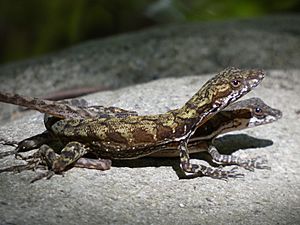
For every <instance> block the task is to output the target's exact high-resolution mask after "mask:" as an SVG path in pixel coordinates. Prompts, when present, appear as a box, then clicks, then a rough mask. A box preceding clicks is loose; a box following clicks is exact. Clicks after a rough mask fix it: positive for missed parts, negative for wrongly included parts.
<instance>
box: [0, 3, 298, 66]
mask: <svg viewBox="0 0 300 225" xmlns="http://www.w3.org/2000/svg"><path fill="white" fill-rule="evenodd" d="M299 8H300V3H299V1H298V0H285V1H281V0H280V1H279V0H273V1H271V0H243V1H241V0H214V1H212V0H155V1H154V0H126V1H125V0H48V1H46V0H44V1H41V0H26V1H25V0H10V1H8V0H0V34H1V35H0V49H1V51H0V62H7V61H11V60H17V59H21V58H25V57H32V56H37V55H40V54H43V53H46V52H49V51H54V50H57V49H61V48H65V47H66V46H70V45H74V44H76V43H79V42H82V41H84V40H87V39H93V38H99V37H105V36H108V35H112V34H117V33H121V32H127V31H131V30H137V29H142V28H144V27H148V26H151V25H155V24H162V23H170V22H171V23H174V22H186V21H200V20H220V19H227V18H242V17H252V16H258V15H266V14H269V13H278V12H299Z"/></svg>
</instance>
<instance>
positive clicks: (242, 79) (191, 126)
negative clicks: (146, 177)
mask: <svg viewBox="0 0 300 225" xmlns="http://www.w3.org/2000/svg"><path fill="white" fill-rule="evenodd" d="M263 77H264V73H263V72H262V71H260V70H239V69H235V68H229V69H226V70H224V71H222V72H221V73H219V74H218V75H217V76H215V77H214V78H212V79H211V80H209V81H208V82H207V83H206V84H205V85H204V86H203V87H202V88H201V89H200V90H199V91H198V92H197V93H196V94H195V95H194V96H193V97H192V98H191V99H190V100H189V101H188V102H187V103H186V104H185V105H184V106H183V107H182V108H180V109H177V110H172V111H169V112H167V113H165V114H160V115H151V116H131V117H126V118H112V117H109V118H100V119H95V118H92V119H86V118H87V117H90V116H89V115H87V116H86V115H83V119H80V118H79V119H78V117H74V116H72V115H71V116H70V117H67V119H64V120H60V121H56V120H55V119H54V120H53V121H52V122H51V123H49V124H48V126H47V129H48V133H47V135H50V136H52V137H55V138H59V139H60V140H61V141H62V142H63V143H65V144H66V147H65V148H64V149H62V151H61V154H60V155H59V156H57V155H55V153H54V152H53V150H52V149H50V148H49V147H47V146H44V145H43V146H41V151H40V153H41V154H42V155H41V157H40V158H44V159H43V160H45V161H46V163H47V165H48V166H49V168H50V171H53V172H55V173H60V172H62V171H63V170H65V168H66V167H67V166H68V165H71V164H73V163H74V162H76V161H77V160H78V159H79V158H81V157H82V156H83V155H84V154H86V153H88V152H92V153H94V154H96V155H98V156H101V157H104V158H121V159H122V158H137V157H142V156H144V155H148V154H150V153H153V152H155V151H158V150H159V149H162V148H163V147H164V146H165V145H166V144H168V143H171V142H178V149H179V152H180V165H181V168H182V170H183V171H184V172H185V173H186V174H189V175H196V176H197V175H200V174H202V175H208V176H211V177H216V178H227V177H230V176H234V177H236V176H237V174H235V173H234V172H225V171H223V170H221V169H212V168H207V167H205V166H202V165H198V164H191V163H190V161H189V151H188V148H187V145H188V142H189V139H190V137H191V136H192V135H193V134H194V132H195V131H196V129H197V128H199V127H201V126H202V125H203V124H204V123H205V122H206V121H208V120H210V119H211V118H212V117H213V116H214V115H215V114H216V113H217V112H218V111H220V110H222V109H223V108H224V107H226V106H227V105H228V104H229V103H231V102H233V101H235V100H236V99H238V98H240V97H241V96H243V95H244V94H246V93H247V92H249V91H250V90H251V89H252V88H254V87H255V86H257V85H258V84H259V83H260V81H261V80H262V79H263ZM64 110H65V109H64ZM67 112H69V111H68V110H67ZM63 113H64V112H63ZM63 113H60V115H61V114H63ZM79 114H80V113H79ZM53 115H54V116H55V113H54V114H53ZM68 118H75V119H68ZM46 125H47V124H46ZM19 147H21V148H22V147H24V148H25V149H26V148H27V147H26V145H22V144H20V145H19ZM27 149H28V148H27Z"/></svg>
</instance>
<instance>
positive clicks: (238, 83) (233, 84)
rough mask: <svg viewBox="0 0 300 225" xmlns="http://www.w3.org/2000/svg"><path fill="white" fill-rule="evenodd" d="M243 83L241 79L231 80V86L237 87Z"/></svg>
mask: <svg viewBox="0 0 300 225" xmlns="http://www.w3.org/2000/svg"><path fill="white" fill-rule="evenodd" d="M240 85H241V81H240V80H233V81H231V86H232V87H234V88H237V87H239V86H240Z"/></svg>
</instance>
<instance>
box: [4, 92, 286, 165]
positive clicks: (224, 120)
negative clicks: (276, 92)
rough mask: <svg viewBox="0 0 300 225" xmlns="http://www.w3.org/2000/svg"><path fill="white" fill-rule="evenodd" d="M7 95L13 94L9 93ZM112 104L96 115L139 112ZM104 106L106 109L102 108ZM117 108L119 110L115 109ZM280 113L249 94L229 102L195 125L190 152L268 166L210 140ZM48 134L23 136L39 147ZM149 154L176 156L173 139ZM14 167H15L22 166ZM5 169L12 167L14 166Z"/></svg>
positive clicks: (226, 161) (96, 161)
mask: <svg viewBox="0 0 300 225" xmlns="http://www.w3.org/2000/svg"><path fill="white" fill-rule="evenodd" d="M0 95H1V93H0ZM7 96H8V95H7ZM10 96H12V95H11V94H10ZM22 98H23V97H22ZM14 99H15V98H14ZM23 99H24V98H23ZM26 99H27V100H29V99H30V98H29V97H27V98H26ZM61 103H62V102H59V103H57V102H53V103H52V105H54V104H61ZM64 103H65V104H71V105H72V104H73V107H76V106H80V107H85V110H86V111H88V110H89V109H90V108H89V107H91V108H92V110H95V107H94V106H88V105H87V102H86V101H84V100H83V99H81V100H80V101H78V100H76V101H74V100H72V102H64ZM24 105H25V104H24ZM75 105H76V106H75ZM115 108H116V107H114V108H113V111H112V110H111V109H112V107H110V108H105V107H101V108H100V107H99V109H100V110H99V111H98V115H97V116H99V117H102V116H104V117H108V116H110V117H112V116H114V117H125V116H127V117H128V116H132V115H138V114H137V112H135V111H126V110H124V109H119V108H117V109H115ZM103 109H105V110H104V111H103ZM52 110H55V109H53V108H51V107H48V113H51V111H52ZM116 111H117V112H118V113H115V112H116ZM62 112H63V111H62ZM103 112H109V114H107V115H105V113H104V114H103ZM119 112H122V114H120V113H119ZM78 113H79V114H80V113H81V111H78ZM65 114H66V113H65ZM80 116H83V115H78V117H80ZM281 116H282V113H281V111H280V110H277V109H274V108H271V107H270V106H268V105H267V104H265V103H264V102H263V101H262V100H261V99H259V98H250V99H246V100H242V101H239V102H235V103H232V104H230V105H229V106H228V107H226V108H225V109H223V110H221V111H220V112H218V113H217V114H216V115H215V116H214V117H212V118H211V119H210V120H208V121H207V122H206V123H204V124H203V125H202V126H201V127H200V128H197V130H196V131H195V133H194V134H193V135H192V136H191V139H190V141H189V143H188V148H189V149H190V153H197V152H201V151H208V152H209V153H210V154H211V156H212V157H213V160H214V161H215V162H218V163H223V164H237V165H239V166H242V167H244V168H246V169H250V170H253V168H268V167H267V166H265V165H264V161H262V162H260V161H259V160H257V159H241V158H238V157H234V156H224V155H221V154H220V153H219V152H218V151H217V150H216V148H215V147H213V145H212V143H213V140H214V139H215V138H216V137H217V136H218V135H220V134H224V133H228V132H230V131H236V130H241V129H245V128H249V127H256V126H259V125H263V124H268V123H271V122H274V121H276V120H278V119H280V118H281ZM44 137H45V136H44ZM51 137H52V138H55V137H53V136H49V137H48V138H46V139H45V141H42V142H41V139H38V138H36V137H33V138H30V139H26V141H25V142H28V141H29V143H31V145H33V146H35V148H37V147H40V146H41V145H42V144H43V143H46V142H49V141H50V140H51ZM56 141H57V140H56ZM39 142H40V143H39ZM32 143H34V144H32ZM27 145H28V144H27ZM27 150H28V149H27ZM149 156H150V157H179V153H178V151H177V146H176V143H174V142H171V143H169V144H167V145H166V146H165V148H164V149H163V150H160V151H159V152H155V153H152V154H150V155H149ZM258 159H259V158H258ZM110 165H111V162H110V161H104V160H99V159H91V158H83V157H82V158H80V159H79V160H77V162H76V163H75V164H74V166H75V167H84V168H92V169H99V170H105V169H109V168H110ZM30 167H31V165H29V168H30ZM17 168H18V170H21V168H22V166H20V167H17ZM23 168H24V169H26V168H28V166H24V167H23ZM7 170H13V168H10V169H7Z"/></svg>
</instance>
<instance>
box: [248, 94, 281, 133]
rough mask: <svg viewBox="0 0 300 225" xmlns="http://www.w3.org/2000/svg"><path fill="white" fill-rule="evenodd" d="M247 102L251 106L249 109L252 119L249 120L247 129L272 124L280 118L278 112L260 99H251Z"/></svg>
mask: <svg viewBox="0 0 300 225" xmlns="http://www.w3.org/2000/svg"><path fill="white" fill-rule="evenodd" d="M248 100H249V104H250V105H252V106H253V107H252V108H251V114H252V117H251V119H250V120H249V123H248V127H256V126H259V125H263V124H268V123H272V122H274V121H276V120H278V119H280V118H281V117H282V112H281V111H280V110H278V109H274V108H272V107H270V106H268V105H267V104H265V103H264V102H263V101H262V100H261V99H259V98H251V99H248ZM251 102H252V103H251Z"/></svg>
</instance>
